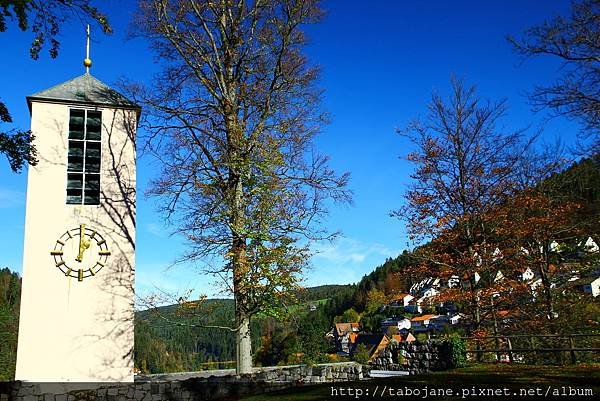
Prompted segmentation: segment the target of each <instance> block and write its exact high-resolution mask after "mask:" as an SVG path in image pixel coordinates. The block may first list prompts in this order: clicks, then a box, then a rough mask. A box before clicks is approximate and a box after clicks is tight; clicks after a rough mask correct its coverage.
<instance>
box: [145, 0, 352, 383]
mask: <svg viewBox="0 0 600 401" xmlns="http://www.w3.org/2000/svg"><path fill="white" fill-rule="evenodd" d="M321 16H322V11H321V10H320V9H319V7H318V1H317V0H269V1H264V0H254V1H245V0H237V1H234V0H216V1H208V0H145V1H142V3H141V11H140V14H139V16H138V17H139V23H138V24H137V27H138V32H137V33H138V34H139V35H142V36H145V37H147V38H149V39H150V41H151V43H152V45H153V48H154V50H155V51H156V54H157V56H158V57H159V59H160V61H161V62H162V63H163V66H164V69H163V71H162V73H161V74H160V75H159V76H157V77H156V80H155V84H154V87H153V88H151V89H149V90H144V89H142V88H137V90H135V91H133V92H134V97H135V98H136V99H137V100H138V101H139V102H140V103H141V104H142V105H144V108H145V110H146V116H147V119H146V121H145V122H144V123H143V125H144V124H145V128H146V129H147V130H148V132H150V133H151V138H149V142H148V145H149V149H150V150H151V151H152V152H153V153H154V154H155V155H157V157H158V158H159V160H160V162H161V164H162V174H161V176H160V178H158V179H156V180H155V181H154V182H153V184H152V186H151V189H150V191H149V192H150V194H151V195H156V196H158V197H160V198H161V199H162V200H163V201H164V202H163V203H162V211H163V212H164V213H165V215H166V216H167V217H168V218H169V219H170V221H171V222H172V223H173V224H174V227H176V232H178V233H180V234H183V235H184V236H185V237H186V238H187V239H188V240H189V244H190V248H189V251H188V252H187V253H186V254H185V255H184V256H183V257H182V260H188V261H203V260H207V258H211V257H212V258H213V259H212V260H214V258H215V257H216V258H217V261H218V260H219V259H221V260H222V261H223V262H222V263H214V264H212V265H207V267H206V270H207V271H208V272H209V273H212V274H216V275H219V276H221V277H223V278H225V279H226V283H227V289H228V290H229V291H230V292H231V293H232V294H233V296H234V299H235V325H234V327H232V329H233V330H234V331H235V332H236V343H237V371H238V372H240V373H246V372H249V371H250V370H251V345H250V334H249V330H250V329H249V323H250V318H251V317H252V316H253V315H254V314H256V313H257V312H259V311H265V310H268V309H270V308H272V307H275V306H277V305H281V304H283V303H284V302H285V301H286V299H287V298H288V297H289V296H290V294H291V293H292V292H293V290H294V289H296V288H297V287H298V284H299V279H300V277H301V276H300V275H301V272H302V270H303V268H304V267H305V265H306V263H307V258H308V257H309V248H308V245H307V244H308V241H310V240H312V239H317V238H328V237H330V236H331V235H332V234H329V233H328V232H327V231H326V230H325V229H324V228H323V225H322V223H323V219H322V218H323V217H324V216H325V214H326V209H325V203H326V202H327V200H328V199H333V200H336V201H342V202H348V201H350V194H349V192H348V191H347V189H346V183H347V179H348V175H347V174H343V175H337V174H336V173H335V172H334V171H333V170H332V169H331V168H329V167H328V158H327V157H325V156H323V155H320V154H319V153H318V152H317V151H316V149H315V147H314V144H313V138H314V136H315V134H317V132H318V131H319V128H320V126H321V125H322V124H323V122H324V116H323V115H322V114H321V113H320V112H319V110H318V107H317V106H318V103H319V98H320V91H319V90H318V89H317V88H316V87H315V85H314V83H315V80H316V78H317V76H318V70H317V69H316V68H315V67H312V66H310V65H309V63H308V62H307V59H306V58H305V56H304V55H303V54H302V52H301V50H302V47H303V45H304V44H305V43H306V38H305V35H304V33H303V31H302V27H303V25H304V24H307V23H314V22H317V21H319V19H320V18H321ZM215 266H216V267H215Z"/></svg>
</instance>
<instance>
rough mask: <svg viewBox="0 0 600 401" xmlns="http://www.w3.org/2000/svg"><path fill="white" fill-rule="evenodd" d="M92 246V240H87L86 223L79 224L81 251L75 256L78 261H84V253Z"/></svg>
mask: <svg viewBox="0 0 600 401" xmlns="http://www.w3.org/2000/svg"><path fill="white" fill-rule="evenodd" d="M89 247H90V241H86V240H85V224H80V225H79V253H78V254H77V257H76V258H75V260H76V261H78V262H82V261H83V253H84V252H85V250H86V249H88V248H89Z"/></svg>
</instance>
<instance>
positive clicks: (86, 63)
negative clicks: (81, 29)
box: [83, 24, 92, 74]
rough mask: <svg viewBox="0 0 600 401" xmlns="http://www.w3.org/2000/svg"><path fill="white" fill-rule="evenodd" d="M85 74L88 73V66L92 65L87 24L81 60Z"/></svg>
mask: <svg viewBox="0 0 600 401" xmlns="http://www.w3.org/2000/svg"><path fill="white" fill-rule="evenodd" d="M83 65H84V66H85V72H86V74H89V73H90V67H91V66H92V59H91V58H90V25H89V24H88V26H87V30H86V45H85V59H84V60H83Z"/></svg>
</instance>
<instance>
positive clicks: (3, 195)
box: [0, 188, 25, 208]
mask: <svg viewBox="0 0 600 401" xmlns="http://www.w3.org/2000/svg"><path fill="white" fill-rule="evenodd" d="M24 204H25V193H24V192H21V191H14V190H12V189H6V188H0V208H12V207H19V206H23V205H24Z"/></svg>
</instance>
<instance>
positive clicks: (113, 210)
mask: <svg viewBox="0 0 600 401" xmlns="http://www.w3.org/2000/svg"><path fill="white" fill-rule="evenodd" d="M71 108H77V109H82V108H85V109H89V110H101V111H102V130H101V155H102V159H101V168H100V182H101V183H100V191H101V196H100V205H71V204H67V203H66V186H67V154H68V149H67V148H68V129H69V110H70V109H71ZM31 113H32V117H31V129H32V132H33V134H34V135H35V137H36V138H35V142H34V143H35V146H36V148H37V150H38V154H39V155H38V158H39V163H38V164H37V165H36V166H31V167H30V168H29V173H28V186H27V205H26V217H25V240H24V256H23V286H22V296H21V314H20V324H19V343H18V351H17V368H16V379H17V380H27V381H40V382H64V381H73V382H95V381H133V317H134V316H133V302H134V299H133V296H134V292H133V284H134V281H133V278H134V266H135V260H134V258H135V253H134V252H135V173H136V171H135V168H136V167H135V128H136V110H132V109H127V108H111V107H108V106H102V107H99V106H98V107H95V106H88V105H86V106H82V105H77V104H64V103H62V104H61V103H58V102H43V101H32V102H31ZM81 224H85V227H87V228H90V229H93V230H95V231H97V232H98V233H99V234H100V235H101V236H102V237H103V238H104V239H105V240H106V246H107V247H108V250H109V251H110V255H109V256H107V257H106V263H105V266H104V267H102V268H101V270H99V271H98V272H97V274H96V275H94V276H93V277H87V278H84V279H83V280H82V281H79V280H78V277H70V276H69V277H67V276H65V274H64V273H63V272H62V271H61V270H60V269H59V268H58V267H57V266H56V259H55V258H54V257H53V256H52V255H51V254H50V252H51V251H52V250H53V249H55V247H56V245H57V240H58V239H59V238H60V237H61V235H63V234H64V233H65V232H66V231H67V230H72V229H76V228H78V227H80V225H81ZM73 247H75V248H78V241H75V240H72V241H69V242H68V243H67V245H65V249H66V248H69V249H66V250H70V251H71V253H70V254H69V253H68V252H66V254H69V255H71V256H72V252H75V254H76V253H77V249H72V248H73ZM91 249H92V248H90V251H89V252H88V251H86V252H88V253H87V254H85V257H86V258H92V257H96V255H92V254H91V253H90V252H93V251H92V250H91ZM96 252H97V250H96ZM61 257H62V256H61ZM65 258H68V259H69V260H66V259H65V261H66V262H67V264H69V267H71V266H75V267H77V266H78V262H77V261H75V260H71V259H73V258H72V257H70V258H69V257H68V256H65ZM84 260H85V259H84Z"/></svg>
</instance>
